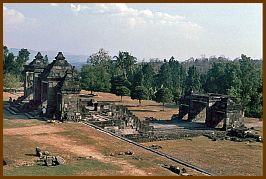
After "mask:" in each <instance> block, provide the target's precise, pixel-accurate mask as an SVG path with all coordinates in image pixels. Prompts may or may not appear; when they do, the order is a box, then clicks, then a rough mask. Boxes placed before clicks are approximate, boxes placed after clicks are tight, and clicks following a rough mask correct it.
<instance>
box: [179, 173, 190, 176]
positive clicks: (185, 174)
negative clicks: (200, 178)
mask: <svg viewBox="0 0 266 179" xmlns="http://www.w3.org/2000/svg"><path fill="white" fill-rule="evenodd" d="M181 176H191V175H190V174H188V173H181Z"/></svg>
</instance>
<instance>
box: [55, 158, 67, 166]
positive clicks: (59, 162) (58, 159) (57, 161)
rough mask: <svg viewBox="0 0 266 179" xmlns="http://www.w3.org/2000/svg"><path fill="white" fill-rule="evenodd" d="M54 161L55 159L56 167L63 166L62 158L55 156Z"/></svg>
mask: <svg viewBox="0 0 266 179" xmlns="http://www.w3.org/2000/svg"><path fill="white" fill-rule="evenodd" d="M55 159H56V163H57V164H58V165H63V164H65V160H64V159H63V158H62V157H60V156H56V157H55Z"/></svg>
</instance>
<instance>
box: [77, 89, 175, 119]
mask: <svg viewBox="0 0 266 179" xmlns="http://www.w3.org/2000/svg"><path fill="white" fill-rule="evenodd" d="M81 93H82V94H90V92H88V91H83V90H82V91H81ZM94 94H96V95H97V96H96V97H95V100H97V101H111V102H114V103H115V104H118V105H124V106H127V107H128V109H129V110H130V111H132V112H133V114H134V115H136V116H137V117H138V118H139V119H141V120H143V119H144V118H145V117H155V118H157V119H162V120H170V119H171V117H172V115H173V114H177V113H178V107H177V106H176V105H175V103H168V104H165V106H163V104H162V103H157V102H155V101H151V100H142V102H141V105H139V101H138V100H132V99H131V98H130V97H129V96H124V97H123V101H122V102H121V101H120V96H116V95H115V94H111V93H103V92H94Z"/></svg>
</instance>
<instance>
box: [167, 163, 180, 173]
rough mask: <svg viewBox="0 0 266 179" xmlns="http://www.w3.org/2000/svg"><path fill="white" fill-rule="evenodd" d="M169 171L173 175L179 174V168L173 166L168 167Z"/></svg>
mask: <svg viewBox="0 0 266 179" xmlns="http://www.w3.org/2000/svg"><path fill="white" fill-rule="evenodd" d="M169 170H171V171H172V172H174V173H176V174H178V175H179V174H180V168H179V167H177V166H175V165H171V166H170V167H169Z"/></svg>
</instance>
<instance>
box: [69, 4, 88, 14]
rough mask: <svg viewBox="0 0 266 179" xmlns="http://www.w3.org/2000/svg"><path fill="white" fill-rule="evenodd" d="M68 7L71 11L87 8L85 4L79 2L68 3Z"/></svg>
mask: <svg viewBox="0 0 266 179" xmlns="http://www.w3.org/2000/svg"><path fill="white" fill-rule="evenodd" d="M70 8H71V10H72V11H73V12H80V11H83V10H86V9H89V7H88V6H86V5H81V4H72V3H71V4H70Z"/></svg>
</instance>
